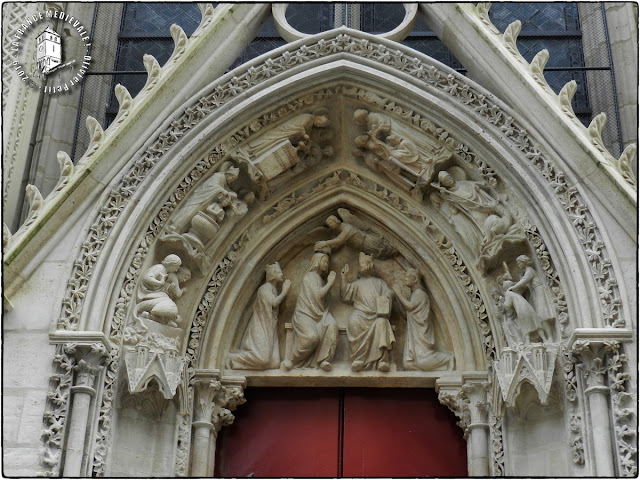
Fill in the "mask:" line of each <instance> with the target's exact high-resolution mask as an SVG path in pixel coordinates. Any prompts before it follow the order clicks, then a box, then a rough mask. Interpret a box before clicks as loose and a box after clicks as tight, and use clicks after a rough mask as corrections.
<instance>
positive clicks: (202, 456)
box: [191, 421, 213, 477]
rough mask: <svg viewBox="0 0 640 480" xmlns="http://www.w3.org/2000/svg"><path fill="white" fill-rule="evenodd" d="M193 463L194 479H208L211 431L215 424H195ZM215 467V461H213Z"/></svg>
mask: <svg viewBox="0 0 640 480" xmlns="http://www.w3.org/2000/svg"><path fill="white" fill-rule="evenodd" d="M193 428H194V434H193V462H192V463H191V475H192V476H194V477H206V476H212V475H209V468H208V463H209V453H210V444H209V442H210V440H211V430H212V429H213V424H212V423H211V422H204V421H200V422H193ZM211 464H212V465H213V459H212V460H211Z"/></svg>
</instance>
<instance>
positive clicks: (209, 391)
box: [191, 378, 222, 424]
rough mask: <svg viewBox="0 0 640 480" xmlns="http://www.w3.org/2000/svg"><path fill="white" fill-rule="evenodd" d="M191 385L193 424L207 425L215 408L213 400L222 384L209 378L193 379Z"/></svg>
mask: <svg viewBox="0 0 640 480" xmlns="http://www.w3.org/2000/svg"><path fill="white" fill-rule="evenodd" d="M191 384H192V385H193V390H194V402H193V417H194V424H195V423H198V422H205V423H209V422H211V415H212V414H213V410H214V408H215V403H214V399H215V398H216V395H218V393H220V391H221V390H222V384H221V383H220V382H219V381H218V380H214V379H211V378H209V379H205V378H200V379H198V378H195V379H194V380H193V381H192V382H191Z"/></svg>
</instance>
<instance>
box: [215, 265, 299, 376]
mask: <svg viewBox="0 0 640 480" xmlns="http://www.w3.org/2000/svg"><path fill="white" fill-rule="evenodd" d="M266 276H267V280H266V282H265V283H264V284H263V285H262V286H261V287H260V288H259V289H258V293H257V295H256V299H255V301H254V302H253V314H252V315H251V319H250V320H249V325H248V326H247V329H246V331H245V333H244V337H243V340H242V345H241V347H240V351H238V352H232V353H230V354H229V356H228V358H227V364H228V366H229V367H230V368H235V369H244V370H266V369H268V368H278V367H279V366H280V342H279V340H278V310H279V308H280V304H281V303H282V300H284V298H285V296H286V295H287V293H289V288H290V287H291V281H290V280H285V279H284V277H283V275H282V270H281V269H280V265H279V264H278V263H277V262H276V263H274V264H273V265H268V266H267V269H266ZM279 285H282V289H281V291H280V292H279V293H278V286H279Z"/></svg>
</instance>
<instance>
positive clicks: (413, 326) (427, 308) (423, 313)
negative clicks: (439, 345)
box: [393, 268, 454, 371]
mask: <svg viewBox="0 0 640 480" xmlns="http://www.w3.org/2000/svg"><path fill="white" fill-rule="evenodd" d="M405 284H406V286H407V287H409V289H410V290H411V293H410V295H409V296H408V298H407V297H405V295H404V294H403V293H402V287H401V286H400V285H394V286H393V291H394V292H395V294H396V297H397V299H398V300H399V301H400V303H401V304H402V306H403V307H404V308H405V309H406V311H407V332H406V334H405V343H404V353H403V355H402V364H403V366H404V369H405V370H424V371H429V370H452V369H453V364H454V357H453V355H450V354H448V353H444V352H438V351H436V350H435V348H434V347H435V331H434V327H433V322H432V321H431V320H430V319H429V314H430V313H431V304H430V302H429V297H428V295H427V292H425V291H424V289H423V288H422V286H421V285H420V272H418V270H416V269H414V268H410V269H409V270H407V274H406V276H405Z"/></svg>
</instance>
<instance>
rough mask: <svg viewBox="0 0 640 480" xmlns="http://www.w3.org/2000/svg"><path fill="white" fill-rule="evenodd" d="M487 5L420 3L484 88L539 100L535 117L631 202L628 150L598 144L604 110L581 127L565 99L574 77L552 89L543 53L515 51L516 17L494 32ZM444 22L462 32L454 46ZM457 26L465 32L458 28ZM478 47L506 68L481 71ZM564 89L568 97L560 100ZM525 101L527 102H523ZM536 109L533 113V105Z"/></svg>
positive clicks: (632, 186)
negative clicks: (529, 56) (617, 153)
mask: <svg viewBox="0 0 640 480" xmlns="http://www.w3.org/2000/svg"><path fill="white" fill-rule="evenodd" d="M490 6H491V3H486V2H482V3H480V4H478V5H477V6H475V5H472V4H450V5H447V6H442V5H438V6H435V5H427V4H424V5H422V6H421V9H422V10H423V13H425V18H426V20H427V23H428V24H429V26H430V27H431V28H432V30H434V31H435V32H436V33H437V34H438V36H439V37H440V38H445V43H446V44H447V46H448V47H449V48H450V49H451V50H452V52H453V53H454V55H456V57H457V58H458V59H460V60H461V61H462V62H463V64H465V66H466V67H467V69H469V71H470V72H471V73H472V74H473V75H475V76H476V77H478V78H480V81H481V82H484V83H486V84H488V85H489V86H490V88H492V89H494V90H496V91H500V92H504V93H503V94H504V95H505V96H507V97H509V98H510V99H511V100H512V101H515V102H520V101H521V100H523V99H527V100H528V99H529V98H535V100H536V103H537V104H539V105H545V107H546V108H544V109H539V113H540V115H539V116H540V118H541V119H547V120H548V121H547V128H550V127H551V125H554V127H555V126H557V127H559V128H560V129H561V130H562V131H564V132H566V135H565V136H562V138H568V139H571V140H570V142H571V143H573V144H574V145H572V147H571V148H573V147H574V146H575V147H577V148H578V149H579V150H580V151H581V152H583V153H585V154H587V155H588V156H589V157H591V159H592V161H593V162H595V163H596V164H598V165H601V166H602V167H601V168H602V169H603V170H604V171H605V173H606V175H607V176H609V178H611V179H612V180H613V181H614V182H615V183H616V184H617V187H618V188H619V190H620V191H621V192H624V195H625V196H626V197H627V198H628V199H629V200H630V201H631V202H635V201H636V200H635V194H634V193H633V192H634V191H635V190H636V188H637V187H636V185H635V179H634V176H633V172H632V171H631V168H630V165H629V162H628V161H627V160H626V159H625V158H624V157H628V153H627V155H624V154H623V156H622V157H621V158H620V159H616V158H614V157H613V156H612V155H611V154H610V153H609V151H608V150H607V149H606V148H604V145H603V144H602V139H601V136H600V133H601V131H602V127H603V126H604V121H606V116H605V117H601V119H600V120H599V121H597V122H595V123H592V124H591V125H590V126H589V127H588V128H585V127H584V126H583V125H582V124H581V123H580V121H579V120H578V119H577V117H576V116H575V114H574V112H573V109H572V108H571V105H570V99H571V97H572V96H573V93H575V85H574V84H575V82H573V83H571V82H569V83H568V84H567V86H566V87H568V90H564V89H563V92H561V94H560V95H559V96H558V95H556V94H555V92H553V90H551V88H550V87H549V86H548V84H547V82H546V80H545V79H544V74H543V72H542V68H543V66H544V64H545V63H546V60H547V59H548V53H547V54H544V51H543V52H539V53H538V55H536V58H535V59H534V60H533V61H532V62H531V64H529V63H528V62H527V61H526V60H525V59H524V58H523V57H522V56H521V55H520V52H519V50H518V48H517V46H516V40H517V37H518V34H519V33H520V27H521V22H520V21H519V20H516V21H515V22H513V23H512V24H510V25H509V26H508V27H507V28H506V30H505V32H504V33H503V34H502V33H500V32H499V31H498V30H497V29H496V28H495V26H494V25H493V24H492V22H491V20H490V18H489V8H490ZM450 24H455V25H456V28H457V30H456V33H457V35H456V38H458V37H466V42H464V41H463V42H458V44H457V45H455V46H454V45H452V44H451V42H447V41H446V39H447V38H448V35H445V34H444V32H443V29H444V25H450ZM463 31H464V32H468V34H467V35H465V34H462V33H461V32H463ZM483 49H487V51H490V55H491V60H489V61H490V62H491V61H493V62H495V63H496V70H499V71H500V72H505V73H506V72H508V74H507V75H503V76H500V75H499V74H496V73H495V71H492V74H490V75H489V76H487V74H486V71H485V72H483V71H482V70H483V69H482V68H481V67H480V65H479V64H477V63H476V58H475V57H474V54H477V52H478V51H479V50H483ZM483 58H484V61H487V60H486V57H485V56H483ZM511 76H513V78H514V81H512V82H510V81H509V80H507V78H511ZM505 82H508V83H505ZM501 87H506V88H501ZM566 87H565V88H566ZM568 92H569V95H568V96H569V101H567V100H566V96H567V93H568ZM571 92H573V93H571ZM563 97H565V98H563ZM525 102H526V100H525ZM526 103H527V104H529V102H526ZM536 110H537V111H536V115H535V116H538V109H536ZM601 115H604V114H601ZM543 121H544V120H543ZM534 122H535V121H534ZM551 128H553V127H551ZM558 137H560V136H558Z"/></svg>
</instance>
